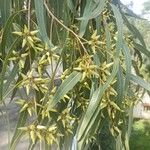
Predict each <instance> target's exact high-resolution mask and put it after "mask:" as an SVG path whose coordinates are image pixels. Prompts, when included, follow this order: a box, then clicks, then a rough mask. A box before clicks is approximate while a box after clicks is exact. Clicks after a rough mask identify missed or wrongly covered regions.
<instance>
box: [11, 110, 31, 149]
mask: <svg viewBox="0 0 150 150" xmlns="http://www.w3.org/2000/svg"><path fill="white" fill-rule="evenodd" d="M27 116H28V112H27V111H23V112H22V113H20V116H19V119H18V123H17V126H16V129H15V132H14V135H13V137H12V140H11V144H10V150H15V149H16V145H17V143H18V142H19V140H20V139H21V137H22V135H23V134H24V131H22V130H18V128H20V127H23V126H25V123H26V120H27Z"/></svg>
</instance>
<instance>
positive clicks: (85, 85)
mask: <svg viewBox="0 0 150 150" xmlns="http://www.w3.org/2000/svg"><path fill="white" fill-rule="evenodd" d="M0 10H1V37H0V38H1V41H0V53H1V73H0V76H1V78H0V101H1V103H5V99H6V97H8V96H9V97H11V102H13V101H14V98H15V96H16V94H17V95H18V93H21V94H20V95H19V96H17V99H16V98H15V102H16V103H17V104H18V105H19V107H20V111H19V112H18V113H19V115H20V117H19V119H18V123H17V126H16V130H15V132H14V136H13V138H12V140H11V143H10V145H9V148H10V149H15V147H16V145H17V143H19V141H20V139H21V138H22V137H23V136H24V135H28V136H29V139H30V142H29V149H34V147H35V145H36V144H38V143H40V144H41V145H44V148H43V149H51V148H54V147H57V148H58V149H61V150H62V149H64V150H70V149H72V150H73V149H76V150H84V149H85V150H86V149H105V150H106V149H117V150H119V149H120V150H122V149H129V137H130V132H131V123H132V112H131V110H132V108H133V106H134V104H135V103H136V102H137V101H138V94H139V92H140V89H141V88H140V87H142V88H145V89H146V90H149V91H150V84H149V83H147V82H146V81H145V80H143V79H142V78H141V77H140V73H139V68H140V66H141V63H142V57H141V53H143V54H144V55H147V56H148V57H150V52H149V51H147V49H146V44H145V42H144V40H143V38H142V36H141V34H140V33H139V31H138V30H137V29H136V28H135V27H134V26H133V25H132V24H130V22H129V21H128V19H127V17H126V15H125V13H124V12H123V10H122V9H121V7H120V2H119V1H118V0H64V1H62V0H55V1H54V0H24V1H23V0H22V1H19V0H1V1H0ZM124 26H126V27H127V28H128V31H129V32H125V31H124V30H123V28H124ZM133 54H134V55H133ZM133 56H135V57H133ZM60 69H62V72H61V73H58V72H59V70H60ZM58 82H59V83H58ZM22 93H23V94H22ZM107 138H109V139H110V140H108V142H107V141H105V139H107ZM104 145H106V147H104ZM108 145H109V146H108ZM27 147H28V146H27Z"/></svg>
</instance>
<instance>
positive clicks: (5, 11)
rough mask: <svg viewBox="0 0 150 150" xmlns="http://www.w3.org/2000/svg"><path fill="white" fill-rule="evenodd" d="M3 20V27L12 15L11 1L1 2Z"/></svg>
mask: <svg viewBox="0 0 150 150" xmlns="http://www.w3.org/2000/svg"><path fill="white" fill-rule="evenodd" d="M0 10H1V19H2V24H3V26H4V25H5V23H6V21H7V19H8V18H9V16H10V13H11V0H0Z"/></svg>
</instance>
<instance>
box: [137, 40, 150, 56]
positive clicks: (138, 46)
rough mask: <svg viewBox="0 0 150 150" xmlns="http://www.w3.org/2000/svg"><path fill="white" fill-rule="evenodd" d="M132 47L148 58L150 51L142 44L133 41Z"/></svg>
mask: <svg viewBox="0 0 150 150" xmlns="http://www.w3.org/2000/svg"><path fill="white" fill-rule="evenodd" d="M134 47H135V49H136V50H138V51H139V52H141V53H143V54H144V55H145V56H147V57H149V58H150V51H148V50H147V49H146V48H145V47H144V46H142V45H140V44H138V43H135V42H134Z"/></svg>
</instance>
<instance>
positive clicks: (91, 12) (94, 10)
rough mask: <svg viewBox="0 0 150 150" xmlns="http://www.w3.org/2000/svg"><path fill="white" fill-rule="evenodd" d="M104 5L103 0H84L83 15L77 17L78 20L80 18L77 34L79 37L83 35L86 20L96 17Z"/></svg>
mask: <svg viewBox="0 0 150 150" xmlns="http://www.w3.org/2000/svg"><path fill="white" fill-rule="evenodd" d="M105 5H106V3H105V0H95V1H92V0H87V1H86V6H85V8H84V13H83V17H81V18H78V20H81V25H80V32H79V35H80V36H81V37H82V36H83V35H84V33H85V31H86V27H87V24H88V21H89V20H90V19H92V18H96V17H97V16H98V15H99V14H100V13H101V12H102V11H103V10H104V7H105Z"/></svg>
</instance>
